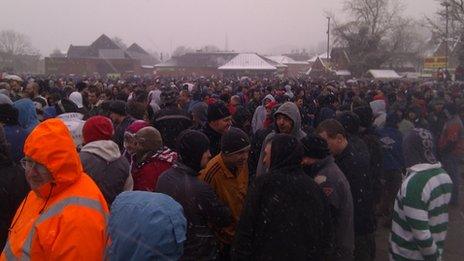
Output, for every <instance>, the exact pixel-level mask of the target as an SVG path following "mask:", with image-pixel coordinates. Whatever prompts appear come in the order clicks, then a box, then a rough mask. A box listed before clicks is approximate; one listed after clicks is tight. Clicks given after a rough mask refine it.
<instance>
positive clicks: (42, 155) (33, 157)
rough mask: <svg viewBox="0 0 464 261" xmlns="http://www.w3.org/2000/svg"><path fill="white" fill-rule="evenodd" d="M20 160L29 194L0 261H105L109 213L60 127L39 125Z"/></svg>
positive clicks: (51, 123) (55, 123) (60, 124)
mask: <svg viewBox="0 0 464 261" xmlns="http://www.w3.org/2000/svg"><path fill="white" fill-rule="evenodd" d="M24 154H25V156H26V157H25V158H24V159H23V160H22V162H21V163H22V165H23V167H24V168H25V170H26V179H27V181H28V183H29V185H30V186H31V189H32V191H31V192H30V193H29V194H28V195H27V197H26V198H25V199H24V201H23V202H22V204H21V205H20V206H19V208H18V210H17V212H16V215H15V217H14V218H13V222H12V224H11V226H10V229H9V235H8V241H7V243H6V245H5V248H4V249H3V252H2V254H1V256H0V260H17V259H27V260H29V259H32V260H103V257H104V251H105V245H106V218H107V214H108V207H107V205H106V201H105V199H104V197H103V195H102V193H101V192H100V191H99V189H98V187H97V185H95V183H94V182H93V181H92V179H91V178H90V177H88V176H87V175H86V174H85V173H84V171H83V169H82V165H81V162H80V160H79V155H78V154H77V152H76V149H75V145H74V143H73V140H72V137H71V134H70V133H69V131H68V129H67V128H66V126H65V125H64V123H63V122H62V121H61V120H59V119H51V120H47V121H45V122H43V123H41V124H39V125H38V126H37V127H36V128H35V129H34V130H33V131H32V132H31V134H30V135H29V137H28V138H27V140H26V142H25V145H24Z"/></svg>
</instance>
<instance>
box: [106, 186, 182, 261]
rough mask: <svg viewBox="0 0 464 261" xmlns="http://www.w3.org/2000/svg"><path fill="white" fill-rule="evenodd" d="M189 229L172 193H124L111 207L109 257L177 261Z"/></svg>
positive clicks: (111, 258) (112, 258)
mask: <svg viewBox="0 0 464 261" xmlns="http://www.w3.org/2000/svg"><path fill="white" fill-rule="evenodd" d="M186 231H187V220H186V219H185V217H184V214H183V208H182V206H181V205H180V204H179V203H177V202H176V201H175V200H174V199H172V198H171V197H170V196H168V195H164V194H161V193H151V192H145V191H131V192H123V193H121V194H120V195H119V196H117V197H116V200H115V201H114V203H113V205H112V206H111V215H110V218H109V224H108V233H109V236H110V238H111V243H110V245H109V247H108V249H107V256H108V257H109V260H162V261H164V260H166V261H167V260H178V259H179V258H180V257H181V256H182V253H183V250H184V249H183V245H184V242H185V241H186V239H187V238H186ZM134 239H137V240H134Z"/></svg>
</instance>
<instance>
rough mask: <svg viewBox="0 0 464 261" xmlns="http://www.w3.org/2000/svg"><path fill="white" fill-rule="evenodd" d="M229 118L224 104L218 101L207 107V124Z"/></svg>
mask: <svg viewBox="0 0 464 261" xmlns="http://www.w3.org/2000/svg"><path fill="white" fill-rule="evenodd" d="M229 116H230V112H229V109H228V108H227V106H226V105H225V103H223V102H221V101H219V102H216V103H213V104H210V105H209V106H208V122H212V121H217V120H220V119H224V118H227V117H229Z"/></svg>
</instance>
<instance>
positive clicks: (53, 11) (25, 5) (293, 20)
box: [0, 0, 437, 56]
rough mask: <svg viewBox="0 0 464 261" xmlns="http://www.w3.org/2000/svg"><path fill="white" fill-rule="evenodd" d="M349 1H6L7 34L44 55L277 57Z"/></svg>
mask: <svg viewBox="0 0 464 261" xmlns="http://www.w3.org/2000/svg"><path fill="white" fill-rule="evenodd" d="M401 1H402V2H404V3H405V5H406V10H405V14H407V15H409V16H413V17H417V18H421V17H423V16H424V15H430V14H432V13H434V11H435V9H436V8H437V3H436V0H401ZM343 2H344V0H74V1H70V0H1V1H0V10H2V12H1V14H0V30H5V29H12V30H15V31H18V32H21V33H23V34H26V35H28V36H29V37H30V40H31V42H32V44H33V45H34V47H36V48H37V49H39V50H40V52H41V54H42V55H45V56H46V55H48V54H49V53H50V52H51V51H52V50H53V49H55V48H58V49H61V50H63V51H66V50H67V49H68V47H69V45H70V44H74V45H88V44H90V43H91V42H92V41H93V40H95V39H96V38H97V37H98V36H99V35H100V34H102V33H105V34H107V35H108V36H110V37H113V36H118V37H120V38H122V39H123V40H124V41H125V43H126V44H128V45H130V44H131V43H133V42H137V43H139V44H140V45H141V46H142V47H144V48H145V49H151V50H155V51H158V52H160V51H161V52H170V51H171V50H174V49H175V48H176V47H177V46H179V45H186V46H191V47H193V48H200V47H201V46H203V45H206V44H213V45H216V46H218V47H219V48H221V49H222V48H224V47H225V39H226V35H227V38H228V46H229V49H233V50H235V51H257V52H260V53H271V52H278V51H280V50H281V51H284V50H289V49H291V48H309V47H310V46H314V45H317V44H318V43H321V42H322V41H324V40H325V39H326V35H325V32H326V26H327V20H326V18H325V15H324V12H325V11H329V12H332V13H335V14H336V16H337V14H338V16H337V17H340V13H341V12H342V10H343Z"/></svg>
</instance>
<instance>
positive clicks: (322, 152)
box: [301, 135, 330, 159]
mask: <svg viewBox="0 0 464 261" xmlns="http://www.w3.org/2000/svg"><path fill="white" fill-rule="evenodd" d="M301 143H303V148H304V155H305V156H306V157H309V158H313V159H324V158H326V157H328V156H329V155H330V150H329V147H328V145H327V142H326V141H325V140H324V139H322V138H321V137H319V136H316V135H308V136H306V137H304V138H303V139H302V140H301Z"/></svg>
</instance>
